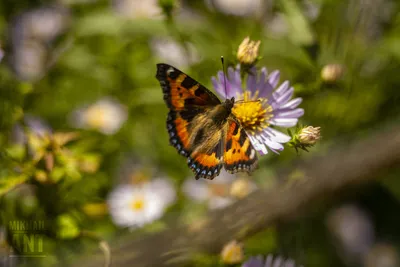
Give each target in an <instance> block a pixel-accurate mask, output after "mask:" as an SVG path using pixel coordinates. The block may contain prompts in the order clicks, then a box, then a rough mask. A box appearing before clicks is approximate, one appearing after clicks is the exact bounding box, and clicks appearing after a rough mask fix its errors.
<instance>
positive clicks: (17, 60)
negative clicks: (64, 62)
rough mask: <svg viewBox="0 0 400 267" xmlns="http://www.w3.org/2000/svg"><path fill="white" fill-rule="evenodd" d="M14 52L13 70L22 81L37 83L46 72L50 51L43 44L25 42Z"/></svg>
mask: <svg viewBox="0 0 400 267" xmlns="http://www.w3.org/2000/svg"><path fill="white" fill-rule="evenodd" d="M12 50H13V52H12V55H11V60H12V61H11V62H12V68H13V70H14V71H15V73H16V75H17V76H18V77H19V78H20V79H21V80H25V81H36V80H38V79H40V78H41V77H42V76H43V74H44V73H45V72H46V70H47V56H48V51H47V50H46V48H45V47H44V46H43V45H42V44H41V43H39V42H35V41H24V42H20V43H19V44H18V45H17V44H16V45H14V46H13V48H12Z"/></svg>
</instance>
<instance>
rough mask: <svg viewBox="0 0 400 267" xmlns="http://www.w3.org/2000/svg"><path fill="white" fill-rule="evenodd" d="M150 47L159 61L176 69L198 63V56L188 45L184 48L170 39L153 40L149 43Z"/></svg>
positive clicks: (193, 48)
mask: <svg viewBox="0 0 400 267" xmlns="http://www.w3.org/2000/svg"><path fill="white" fill-rule="evenodd" d="M150 47H151V49H152V50H153V53H154V55H155V57H156V58H157V59H158V60H159V61H164V62H167V63H168V64H170V65H174V66H176V67H178V68H185V67H188V66H190V65H192V64H195V63H197V62H199V61H200V55H199V54H198V52H197V50H196V48H195V47H194V46H193V45H192V44H190V43H188V44H187V45H186V48H185V47H183V46H182V45H181V44H179V43H177V42H175V41H174V40H172V39H168V38H153V39H152V40H151V41H150ZM186 49H187V51H186Z"/></svg>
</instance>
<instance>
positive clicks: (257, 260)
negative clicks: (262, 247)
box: [242, 255, 296, 267]
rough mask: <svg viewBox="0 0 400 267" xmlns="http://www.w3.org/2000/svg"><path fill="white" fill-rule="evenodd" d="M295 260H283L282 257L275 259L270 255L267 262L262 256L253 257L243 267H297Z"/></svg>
mask: <svg viewBox="0 0 400 267" xmlns="http://www.w3.org/2000/svg"><path fill="white" fill-rule="evenodd" d="M295 266H296V265H295V262H294V261H293V260H290V259H288V260H283V259H282V258H281V257H276V258H275V259H274V258H273V256H272V255H268V256H267V258H266V259H265V261H264V260H263V258H262V257H261V256H257V257H251V258H250V259H248V260H247V261H246V262H244V263H243V264H242V267H295Z"/></svg>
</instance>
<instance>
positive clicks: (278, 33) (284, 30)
mask: <svg viewBox="0 0 400 267" xmlns="http://www.w3.org/2000/svg"><path fill="white" fill-rule="evenodd" d="M265 31H266V33H267V34H268V35H270V36H271V37H274V38H282V37H285V36H287V35H288V33H289V24H288V22H287V20H286V18H285V16H284V15H283V14H282V13H279V12H276V13H274V14H273V17H272V18H271V19H270V20H268V21H267V23H266V24H265Z"/></svg>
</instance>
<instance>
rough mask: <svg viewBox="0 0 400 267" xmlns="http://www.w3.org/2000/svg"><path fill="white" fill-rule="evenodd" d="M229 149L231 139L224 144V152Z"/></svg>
mask: <svg viewBox="0 0 400 267" xmlns="http://www.w3.org/2000/svg"><path fill="white" fill-rule="evenodd" d="M231 148H232V139H229V140H228V142H226V145H225V150H230V149H231Z"/></svg>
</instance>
